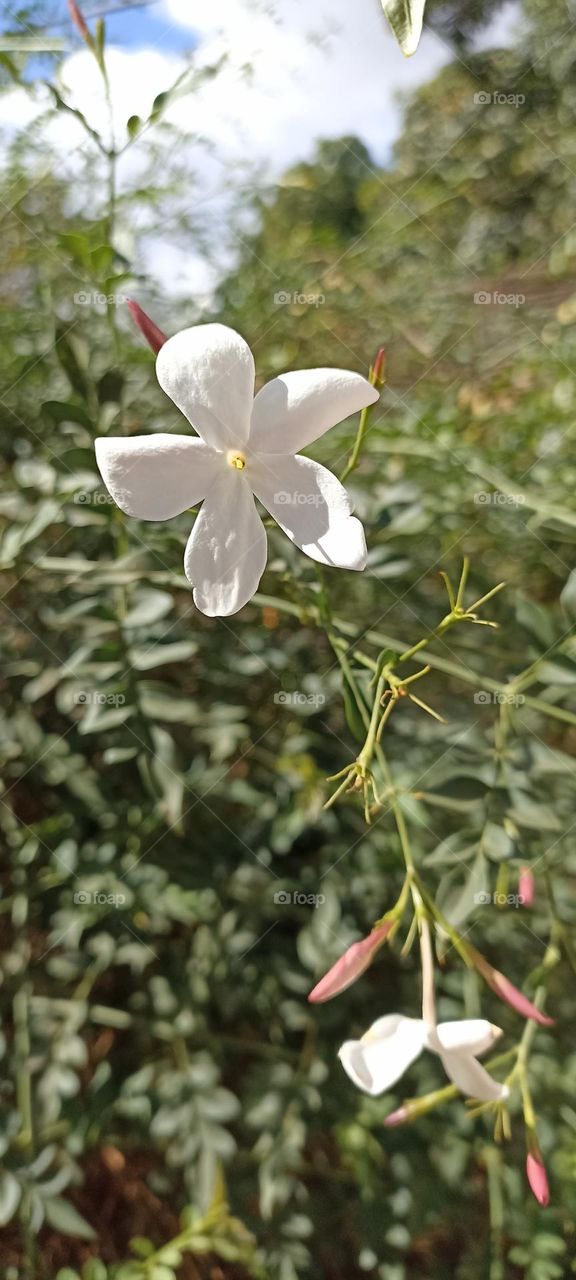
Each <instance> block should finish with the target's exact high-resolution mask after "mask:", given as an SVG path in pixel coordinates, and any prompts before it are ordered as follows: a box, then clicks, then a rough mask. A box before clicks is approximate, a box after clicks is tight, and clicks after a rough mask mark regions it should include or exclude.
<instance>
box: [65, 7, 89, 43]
mask: <svg viewBox="0 0 576 1280" xmlns="http://www.w3.org/2000/svg"><path fill="white" fill-rule="evenodd" d="M68 9H69V12H70V17H71V19H72V21H73V23H74V26H75V27H76V30H77V31H79V32H80V35H81V36H82V39H83V40H85V41H86V43H87V44H91V43H92V36H91V35H90V32H89V30H88V26H87V24H86V19H85V17H84V14H83V13H82V12H81V10H80V9H79V8H78V5H77V4H76V0H68Z"/></svg>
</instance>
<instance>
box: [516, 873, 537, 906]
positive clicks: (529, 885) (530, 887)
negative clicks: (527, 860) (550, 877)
mask: <svg viewBox="0 0 576 1280" xmlns="http://www.w3.org/2000/svg"><path fill="white" fill-rule="evenodd" d="M535 890H536V883H535V880H534V873H533V872H532V871H531V870H530V867H521V869H520V877H519V879H518V897H519V898H520V901H521V903H522V906H523V907H532V906H533V905H534V898H535Z"/></svg>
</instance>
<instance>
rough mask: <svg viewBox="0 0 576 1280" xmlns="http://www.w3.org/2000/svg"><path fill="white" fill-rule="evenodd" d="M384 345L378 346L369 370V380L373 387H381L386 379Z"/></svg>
mask: <svg viewBox="0 0 576 1280" xmlns="http://www.w3.org/2000/svg"><path fill="white" fill-rule="evenodd" d="M385 369H386V347H379V349H378V351H377V353H376V357H375V360H374V363H373V365H372V368H371V370H370V381H371V383H372V386H374V387H383V386H384V382H385V380H386V376H385Z"/></svg>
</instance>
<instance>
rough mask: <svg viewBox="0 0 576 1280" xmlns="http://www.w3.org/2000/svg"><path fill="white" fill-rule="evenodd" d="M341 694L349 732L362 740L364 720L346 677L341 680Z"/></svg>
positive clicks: (364, 733) (364, 734) (358, 739)
mask: <svg viewBox="0 0 576 1280" xmlns="http://www.w3.org/2000/svg"><path fill="white" fill-rule="evenodd" d="M342 696H343V699H344V715H345V716H346V724H347V725H348V728H349V730H350V733H351V734H352V737H353V738H356V740H357V741H358V742H363V741H364V739H365V737H366V729H365V727H364V721H363V719H362V716H361V715H360V711H359V708H358V703H357V702H356V699H355V697H354V694H353V693H352V690H351V688H350V685H349V683H348V681H347V680H346V678H344V681H343V689H342Z"/></svg>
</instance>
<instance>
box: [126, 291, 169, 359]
mask: <svg viewBox="0 0 576 1280" xmlns="http://www.w3.org/2000/svg"><path fill="white" fill-rule="evenodd" d="M127 302H128V309H129V311H130V315H131V316H132V319H133V320H135V321H136V324H137V325H138V328H139V330H140V332H141V333H143V334H144V337H145V339H146V341H147V343H148V346H149V347H152V350H153V351H154V352H155V353H157V352H158V351H159V350H160V347H163V346H164V343H165V342H166V341H167V339H166V334H165V333H162V330H161V329H159V328H158V325H157V324H154V321H153V320H151V319H150V316H147V315H146V312H145V311H143V310H142V307H140V306H138V303H137V302H132V299H131V298H128V299H127Z"/></svg>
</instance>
